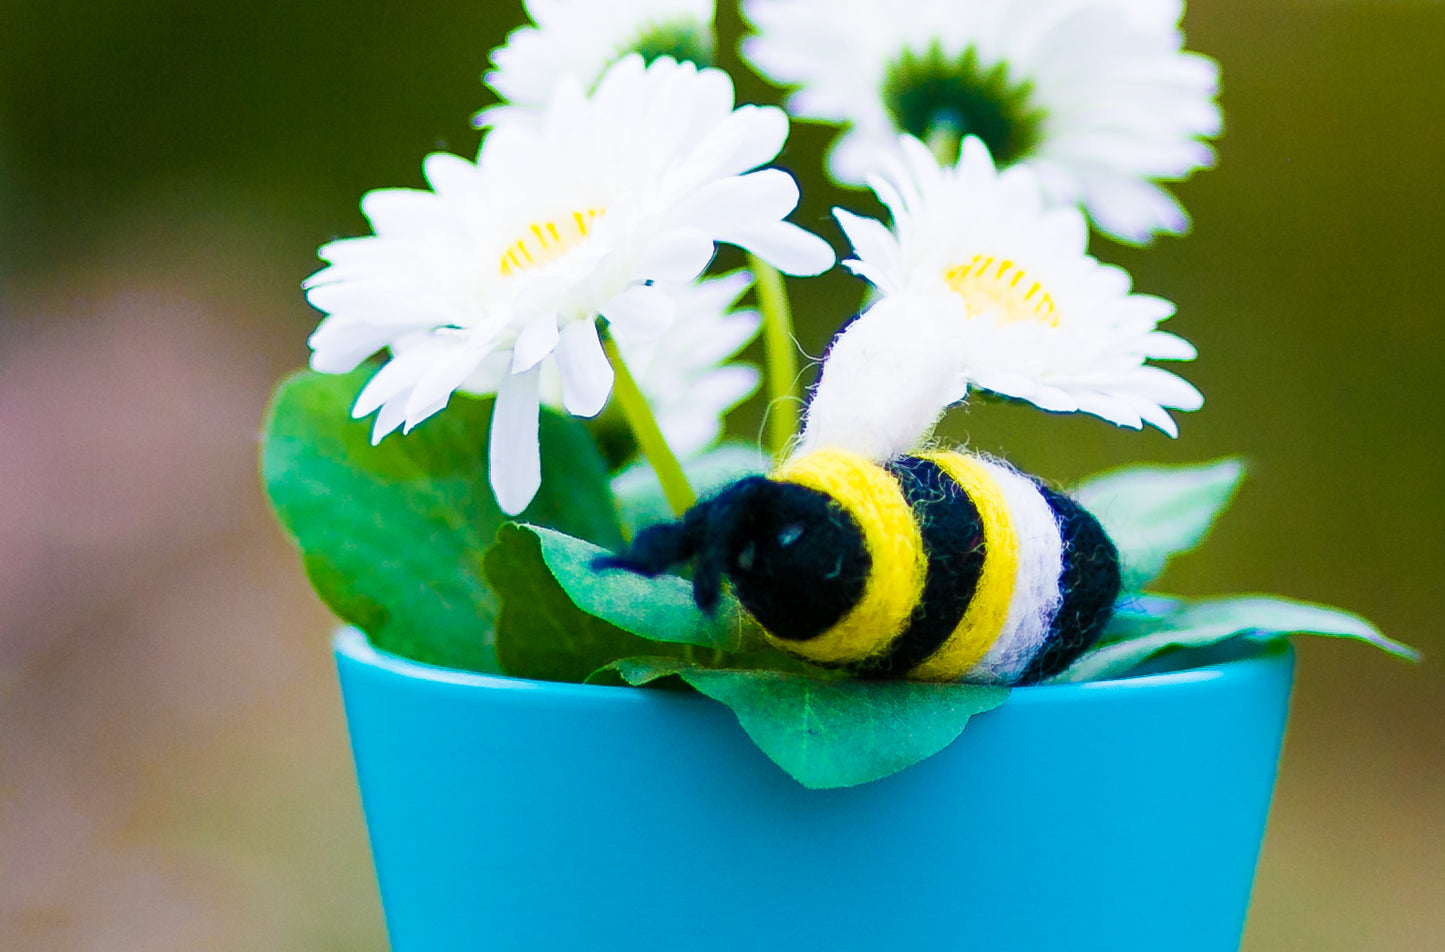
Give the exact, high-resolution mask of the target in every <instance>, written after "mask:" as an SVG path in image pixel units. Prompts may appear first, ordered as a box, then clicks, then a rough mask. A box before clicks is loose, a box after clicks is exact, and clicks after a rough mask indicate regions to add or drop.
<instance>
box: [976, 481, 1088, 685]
mask: <svg viewBox="0 0 1445 952" xmlns="http://www.w3.org/2000/svg"><path fill="white" fill-rule="evenodd" d="M979 462H980V463H982V464H983V466H984V467H985V468H987V469H988V470H989V471H990V472H991V473H992V474H993V477H994V479H995V480H996V481H997V482H998V485H999V488H1000V489H1001V490H1002V491H1003V496H1004V501H1005V503H1006V504H1007V505H1008V508H1009V513H1010V514H1011V515H1012V516H1013V525H1014V532H1015V534H1016V535H1017V537H1018V546H1019V549H1018V551H1019V558H1018V570H1017V574H1016V575H1015V577H1014V588H1013V597H1012V598H1010V599H1009V607H1008V615H1007V617H1006V618H1005V620H1004V625H1003V630H1002V631H1001V632H1000V633H999V636H998V638H997V639H995V641H994V643H993V644H992V645H991V646H990V647H989V649H988V651H987V652H986V653H985V654H984V656H983V657H982V658H980V659H979V660H978V661H977V662H976V663H975V664H974V665H973V666H972V667H970V668H969V669H968V671H967V672H966V673H965V674H964V680H966V681H972V682H976V683H980V684H1012V683H1014V682H1015V681H1017V680H1018V678H1019V676H1020V675H1021V674H1023V672H1024V669H1025V668H1027V667H1028V665H1029V662H1030V661H1031V660H1032V659H1033V657H1034V655H1036V654H1037V653H1038V651H1039V649H1040V648H1041V647H1042V645H1043V644H1044V641H1045V640H1046V639H1047V638H1048V636H1049V630H1050V624H1051V623H1052V622H1053V619H1054V616H1055V615H1056V614H1057V613H1058V610H1059V603H1060V602H1061V601H1062V599H1063V594H1062V592H1061V591H1060V590H1059V575H1060V573H1061V572H1062V571H1063V561H1064V554H1063V540H1062V537H1061V536H1060V531H1059V519H1058V516H1057V515H1056V514H1055V513H1054V510H1053V507H1052V506H1050V505H1049V502H1048V500H1047V499H1045V498H1044V495H1043V493H1042V491H1041V490H1040V488H1039V485H1038V483H1036V482H1034V481H1033V480H1032V479H1030V478H1029V477H1027V476H1025V475H1023V474H1022V473H1020V472H1018V471H1017V470H1015V469H1014V468H1013V467H1011V466H1009V465H1007V464H1005V463H1002V462H999V461H996V460H990V459H986V458H983V457H979Z"/></svg>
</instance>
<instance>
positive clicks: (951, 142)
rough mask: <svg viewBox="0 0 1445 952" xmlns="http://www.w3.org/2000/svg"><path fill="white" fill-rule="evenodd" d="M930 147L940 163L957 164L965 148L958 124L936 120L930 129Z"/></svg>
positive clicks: (944, 164)
mask: <svg viewBox="0 0 1445 952" xmlns="http://www.w3.org/2000/svg"><path fill="white" fill-rule="evenodd" d="M928 148H929V151H931V152H932V153H933V157H934V158H935V159H937V160H938V164H939V165H942V166H954V165H957V164H958V156H959V153H960V151H962V148H963V136H962V135H961V134H960V132H959V128H958V125H957V124H955V123H952V122H934V123H933V125H932V126H931V127H930V128H929V130H928Z"/></svg>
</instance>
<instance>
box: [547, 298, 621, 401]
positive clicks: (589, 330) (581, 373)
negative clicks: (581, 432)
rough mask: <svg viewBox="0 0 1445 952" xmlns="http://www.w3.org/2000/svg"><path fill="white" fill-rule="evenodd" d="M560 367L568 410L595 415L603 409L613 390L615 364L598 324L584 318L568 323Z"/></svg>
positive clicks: (560, 350)
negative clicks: (603, 349) (593, 324)
mask: <svg viewBox="0 0 1445 952" xmlns="http://www.w3.org/2000/svg"><path fill="white" fill-rule="evenodd" d="M557 370H558V372H559V373H560V374H561V376H562V405H563V406H564V407H566V408H567V412H568V413H570V414H572V415H573V416H580V417H593V416H596V415H597V414H599V413H601V412H602V408H603V407H604V406H606V405H607V398H608V396H609V395H610V394H611V393H612V364H610V363H609V362H608V360H607V355H606V354H605V353H603V351H602V342H601V341H600V340H598V338H597V328H595V327H594V326H592V325H591V324H584V323H581V322H576V323H573V324H569V325H567V328H566V330H564V331H562V340H561V342H560V343H558V345H557Z"/></svg>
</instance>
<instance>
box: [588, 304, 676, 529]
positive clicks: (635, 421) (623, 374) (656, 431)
mask: <svg viewBox="0 0 1445 952" xmlns="http://www.w3.org/2000/svg"><path fill="white" fill-rule="evenodd" d="M597 333H598V335H599V336H600V337H601V338H602V350H603V352H604V353H606V354H607V360H608V362H609V363H611V364H612V373H613V374H614V375H615V378H616V379H615V380H614V381H613V384H612V396H613V397H614V398H615V399H616V400H617V405H618V406H619V407H621V408H622V415H623V416H624V417H625V418H626V419H627V425H628V426H629V427H630V428H631V429H632V435H633V437H634V438H635V439H636V440H637V445H638V447H639V448H640V449H641V450H642V455H643V456H645V457H647V461H648V462H649V463H651V464H652V469H653V471H654V472H656V473H657V481H658V482H659V483H661V484H662V493H663V495H665V496H666V497H667V504H668V505H669V506H671V507H672V511H673V514H674V515H679V516H680V515H682V514H683V513H684V512H686V511H687V510H688V509H689V508H691V506H692V504H693V503H695V502H697V495H696V494H695V493H693V491H692V487H691V486H689V485H688V482H687V476H686V475H685V474H684V473H683V471H682V464H681V463H679V462H678V461H677V456H676V455H675V454H674V453H673V452H672V447H670V446H668V445H667V440H666V439H665V438H664V437H663V435H662V430H661V429H660V428H659V427H658V425H657V417H655V416H653V415H652V408H651V407H649V406H648V405H647V398H646V397H644V396H643V395H642V391H641V390H640V389H638V386H637V381H636V380H634V379H632V374H631V373H630V372H628V370H627V364H626V363H624V362H623V360H622V353H621V352H620V351H619V350H618V349H617V342H616V341H614V340H613V339H612V335H611V334H609V333H608V332H607V328H606V326H604V325H602V324H600V323H599V324H598V326H597Z"/></svg>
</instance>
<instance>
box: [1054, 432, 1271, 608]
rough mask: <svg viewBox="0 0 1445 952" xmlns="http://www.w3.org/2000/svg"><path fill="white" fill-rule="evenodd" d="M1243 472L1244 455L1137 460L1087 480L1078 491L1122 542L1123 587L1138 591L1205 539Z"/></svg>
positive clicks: (1111, 534) (1081, 499) (1117, 541)
mask: <svg viewBox="0 0 1445 952" xmlns="http://www.w3.org/2000/svg"><path fill="white" fill-rule="evenodd" d="M1243 478H1244V463H1243V461H1241V460H1239V459H1222V460H1218V461H1216V462H1214V463H1208V464H1205V465H1202V466H1180V467H1172V466H1135V467H1129V468H1127V469H1119V470H1114V471H1112V472H1108V473H1104V474H1102V475H1099V476H1095V477H1093V478H1092V479H1089V480H1087V481H1085V482H1084V483H1083V484H1082V485H1080V486H1079V487H1078V488H1076V489H1075V490H1074V497H1075V498H1076V499H1078V501H1079V503H1080V504H1082V505H1083V507H1084V508H1085V509H1087V510H1089V512H1091V513H1093V514H1094V516H1095V518H1097V519H1098V520H1099V522H1100V523H1102V524H1103V526H1104V530H1105V531H1106V532H1108V533H1109V538H1111V539H1113V540H1114V544H1115V545H1116V546H1118V547H1119V556H1120V561H1121V562H1122V563H1123V569H1124V590H1125V591H1138V590H1139V589H1142V588H1143V587H1144V586H1145V585H1148V584H1149V583H1150V582H1152V581H1153V580H1154V579H1156V578H1158V577H1159V575H1160V573H1162V572H1163V571H1164V566H1165V564H1166V563H1167V562H1168V561H1169V559H1170V558H1172V557H1173V556H1175V555H1178V554H1180V553H1181V552H1188V551H1190V550H1192V549H1194V548H1195V547H1196V546H1198V545H1199V543H1200V542H1202V541H1204V537H1205V536H1206V535H1207V534H1208V533H1209V529H1210V527H1211V526H1212V525H1214V520H1215V519H1217V518H1218V517H1219V514H1220V513H1221V512H1223V511H1224V509H1225V507H1226V506H1228V505H1229V502H1230V500H1231V499H1232V498H1234V493H1235V491H1236V490H1238V489H1239V484H1240V481H1241V480H1243Z"/></svg>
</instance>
